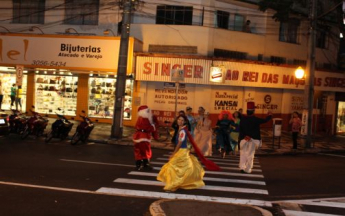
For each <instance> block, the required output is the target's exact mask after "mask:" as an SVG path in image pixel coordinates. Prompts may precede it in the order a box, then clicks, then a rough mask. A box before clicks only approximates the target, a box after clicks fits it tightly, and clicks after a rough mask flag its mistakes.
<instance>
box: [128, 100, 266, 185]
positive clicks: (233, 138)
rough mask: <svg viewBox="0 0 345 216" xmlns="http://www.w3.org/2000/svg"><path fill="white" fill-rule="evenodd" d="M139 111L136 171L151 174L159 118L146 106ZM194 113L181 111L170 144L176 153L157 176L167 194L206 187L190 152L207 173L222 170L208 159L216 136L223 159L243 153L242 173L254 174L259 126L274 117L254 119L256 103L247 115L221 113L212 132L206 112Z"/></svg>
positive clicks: (174, 123) (200, 109)
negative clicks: (151, 143)
mask: <svg viewBox="0 0 345 216" xmlns="http://www.w3.org/2000/svg"><path fill="white" fill-rule="evenodd" d="M138 111H139V112H138V116H139V117H138V120H137V124H136V132H135V134H134V136H133V141H134V155H135V161H136V169H137V170H138V171H140V170H143V169H149V170H152V167H151V166H150V159H151V157H152V151H151V147H150V142H151V138H152V137H153V138H154V139H156V138H157V133H156V131H157V126H158V123H157V118H155V117H154V116H153V115H152V113H151V110H150V109H149V108H148V107H147V106H140V107H139V110H138ZM192 111H193V110H192V108H191V107H187V108H186V110H185V111H184V110H181V111H179V113H178V116H177V117H176V119H175V121H174V122H173V123H172V127H173V128H174V135H173V137H172V140H171V141H172V143H173V144H174V151H173V152H172V154H171V156H170V158H169V161H168V162H167V163H166V164H165V165H164V166H163V167H162V169H161V170H160V172H159V174H158V175H157V180H159V181H161V182H163V183H164V184H165V187H164V190H165V191H170V192H174V191H176V190H177V189H196V188H200V187H202V186H204V185H205V183H204V182H203V176H204V174H205V171H204V168H203V166H202V165H201V164H200V162H199V160H197V158H196V157H195V156H194V154H190V152H194V153H195V154H196V156H197V157H198V158H199V159H200V161H201V162H202V163H203V164H204V166H205V168H206V169H208V170H213V171H217V170H220V168H219V166H217V165H216V164H215V163H214V162H212V161H211V160H208V159H206V158H205V157H206V156H212V155H213V151H212V149H213V148H212V147H213V145H212V139H213V136H214V135H215V137H216V145H215V146H216V148H215V151H218V152H219V154H220V156H221V157H222V158H225V156H226V155H229V154H230V153H232V154H236V153H237V152H238V151H240V162H239V170H240V172H242V173H251V172H252V167H253V161H254V155H255V150H256V149H257V148H259V147H260V146H261V136H260V125H261V124H263V123H266V122H268V121H270V120H271V118H272V114H271V113H270V112H269V113H268V115H267V117H266V118H264V119H263V118H258V117H256V116H255V115H254V112H255V103H254V102H248V103H247V113H246V115H242V111H241V110H239V111H235V112H234V113H230V112H229V111H222V112H221V113H220V114H219V116H218V120H217V123H216V127H215V128H212V121H211V119H210V118H209V113H208V112H207V111H206V110H205V108H203V107H199V108H198V114H197V115H196V116H193V114H192Z"/></svg>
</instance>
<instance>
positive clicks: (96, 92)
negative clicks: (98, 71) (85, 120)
mask: <svg viewBox="0 0 345 216" xmlns="http://www.w3.org/2000/svg"><path fill="white" fill-rule="evenodd" d="M115 84H116V79H114V78H100V77H90V78H89V88H90V89H89V113H88V115H89V116H90V117H98V118H112V117H113V115H114V102H115ZM132 89H133V80H126V91H125V101H124V114H123V117H124V119H131V113H132Z"/></svg>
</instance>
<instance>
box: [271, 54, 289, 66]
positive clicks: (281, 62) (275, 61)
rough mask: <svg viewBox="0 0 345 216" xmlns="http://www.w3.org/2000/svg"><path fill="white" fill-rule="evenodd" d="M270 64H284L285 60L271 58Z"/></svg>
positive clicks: (275, 57) (277, 57)
mask: <svg viewBox="0 0 345 216" xmlns="http://www.w3.org/2000/svg"><path fill="white" fill-rule="evenodd" d="M270 62H271V63H277V64H286V58H284V57H279V56H271V61H270Z"/></svg>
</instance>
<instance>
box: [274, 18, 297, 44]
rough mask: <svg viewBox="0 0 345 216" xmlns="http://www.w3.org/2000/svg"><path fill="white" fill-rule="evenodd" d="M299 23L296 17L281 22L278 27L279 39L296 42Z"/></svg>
mask: <svg viewBox="0 0 345 216" xmlns="http://www.w3.org/2000/svg"><path fill="white" fill-rule="evenodd" d="M299 25H300V21H299V20H297V19H290V20H289V21H287V22H281V23H280V28H279V41H283V42H288V43H297V42H298V37H297V35H298V28H299Z"/></svg>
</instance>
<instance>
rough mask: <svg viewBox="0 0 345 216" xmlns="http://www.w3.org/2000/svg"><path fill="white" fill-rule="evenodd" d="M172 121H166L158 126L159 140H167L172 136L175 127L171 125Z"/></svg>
mask: <svg viewBox="0 0 345 216" xmlns="http://www.w3.org/2000/svg"><path fill="white" fill-rule="evenodd" d="M170 123H171V122H170V121H164V125H160V126H159V127H158V141H160V142H165V141H167V140H169V139H171V138H172V136H173V134H174V132H175V131H174V129H173V128H171V127H170Z"/></svg>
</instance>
